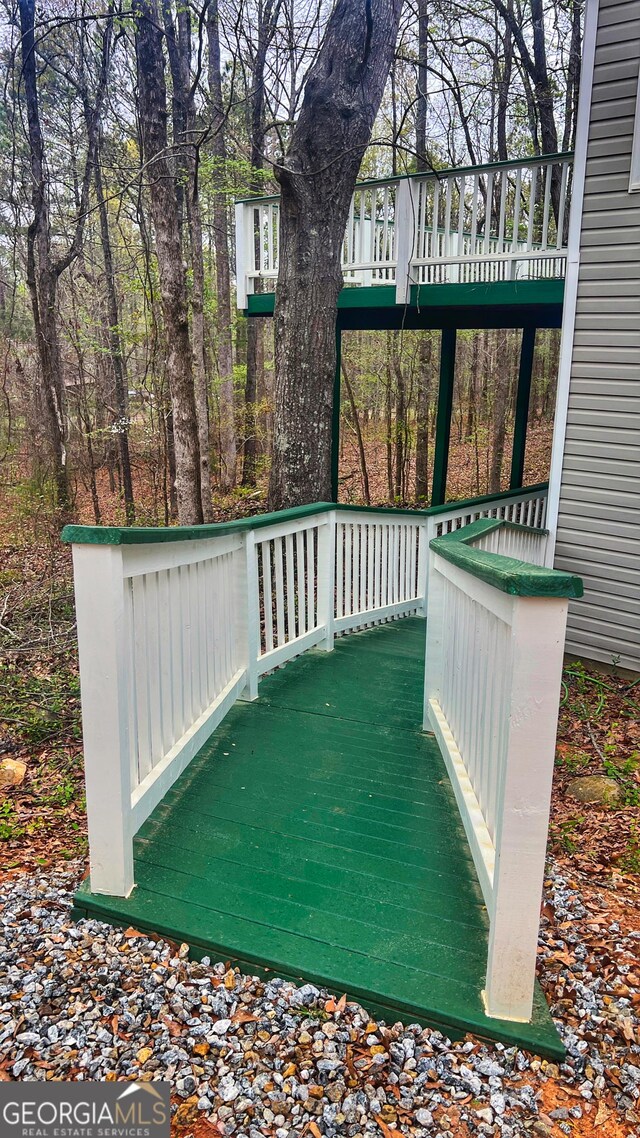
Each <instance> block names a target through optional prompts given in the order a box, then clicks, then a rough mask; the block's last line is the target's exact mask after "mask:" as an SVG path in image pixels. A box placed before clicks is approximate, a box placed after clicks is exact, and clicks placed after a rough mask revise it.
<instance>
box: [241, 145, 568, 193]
mask: <svg viewBox="0 0 640 1138" xmlns="http://www.w3.org/2000/svg"><path fill="white" fill-rule="evenodd" d="M572 158H573V150H560V151H558V152H557V154H532V155H531V156H530V157H526V158H509V159H508V160H507V161H506V162H483V163H481V164H480V165H479V166H446V167H444V169H442V170H414V171H413V172H411V173H408V174H390V175H389V177H388V178H367V179H366V180H365V181H363V182H356V185H355V189H356V190H361V189H367V188H368V187H370V186H390V185H395V184H396V183H398V182H404V181H406V180H407V179H409V178H417V179H423V178H447V177H449V176H450V175H451V174H478V173H480V174H482V173H485V172H487V173H488V172H489V171H491V170H515V169H517V168H518V166H547V165H549V163H550V162H567V161H570V160H571V159H572ZM279 199H280V194H266V195H264V196H262V197H247V198H236V199H235V201H236V205H251V204H253V205H259V204H260V203H261V202H277V201H279Z"/></svg>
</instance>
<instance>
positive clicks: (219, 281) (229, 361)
mask: <svg viewBox="0 0 640 1138" xmlns="http://www.w3.org/2000/svg"><path fill="white" fill-rule="evenodd" d="M207 39H208V44H209V102H210V106H211V127H212V136H211V153H212V154H213V156H214V158H215V160H216V171H215V181H216V182H217V183H218V184H219V185H221V186H222V185H223V184H224V176H225V173H224V172H225V159H226V145H225V134H224V107H223V102H222V77H221V72H220V35H219V27H218V0H211V4H210V5H209V8H208V11H207ZM228 230H229V226H228V216H227V204H226V199H225V195H224V192H220V193H216V194H215V195H214V199H213V242H214V246H215V253H216V305H217V308H216V315H217V319H216V333H217V335H216V344H217V351H216V359H217V364H218V380H219V398H220V485H221V487H222V489H223V490H231V489H232V488H233V487H234V486H235V484H236V463H237V442H236V411H235V400H234V393H233V324H232V320H231V274H230V271H229V232H228Z"/></svg>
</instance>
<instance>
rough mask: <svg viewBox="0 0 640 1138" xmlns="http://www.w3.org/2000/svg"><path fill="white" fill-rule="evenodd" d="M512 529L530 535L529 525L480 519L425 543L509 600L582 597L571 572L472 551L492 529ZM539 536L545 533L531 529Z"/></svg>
mask: <svg viewBox="0 0 640 1138" xmlns="http://www.w3.org/2000/svg"><path fill="white" fill-rule="evenodd" d="M503 528H509V529H515V530H525V531H528V532H531V527H530V526H519V525H517V524H516V523H515V522H504V521H502V520H498V519H493V518H481V519H480V520H479V521H477V522H472V523H471V524H470V525H468V526H464V527H463V528H462V529H459V530H453V531H452V532H451V533H448V534H445V535H443V536H442V537H434V538H433V539H432V541H431V542H430V543H429V544H430V548H431V549H432V550H433V552H434V553H437V554H438V555H439V556H440V557H442V558H444V560H445V561H449V562H450V563H451V564H452V565H456V566H457V567H458V568H459V569H464V570H465V572H467V573H470V574H471V575H472V576H473V577H477V578H478V579H479V580H480V581H485V582H486V584H487V585H492V586H493V588H494V589H499V590H500V592H502V593H508V594H509V595H510V596H512V597H571V598H574V599H578V598H579V597H581V596H582V595H583V592H584V589H583V584H582V579H581V578H580V577H575V576H574V575H573V574H572V573H562V572H560V571H559V570H557V569H547V568H546V567H545V566H543V565H531V564H529V562H528V561H518V560H517V559H516V558H515V557H505V556H504V555H503V554H501V553H488V552H487V551H486V550H484V549H474V548H473V542H474V541H475V540H476V539H477V538H479V537H481V536H482V535H483V534H485V533H491V532H492V531H493V530H496V529H503ZM533 532H536V533H540V532H545V531H540V530H534V531H533Z"/></svg>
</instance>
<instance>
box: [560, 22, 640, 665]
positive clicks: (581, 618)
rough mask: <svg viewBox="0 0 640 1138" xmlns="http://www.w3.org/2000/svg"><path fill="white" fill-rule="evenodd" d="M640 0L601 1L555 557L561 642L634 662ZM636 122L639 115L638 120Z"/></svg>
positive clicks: (639, 573) (637, 617) (638, 554)
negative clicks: (570, 584)
mask: <svg viewBox="0 0 640 1138" xmlns="http://www.w3.org/2000/svg"><path fill="white" fill-rule="evenodd" d="M639 69H640V0H616V2H613V0H600V15H599V19H598V35H597V41H596V55H595V67H594V76H593V92H592V99H591V116H590V126H589V141H588V148H587V166H586V175H585V193H584V203H583V210H582V229H581V238H580V272H579V278H578V301H577V308H576V321H575V332H574V342H573V361H572V368H571V383H570V390H569V410H568V419H567V433H566V442H565V453H564V460H563V469H562V484H561V491H560V510H559V516H558V533H557V546H556V561H555V564H556V567H557V568H558V569H568V570H571V571H572V572H574V573H579V574H580V575H581V576H582V578H583V580H584V585H585V596H584V598H583V599H582V600H581V601H575V602H572V604H571V605H570V609H569V623H568V631H567V650H568V651H569V652H574V653H577V654H579V655H581V656H586V657H587V658H590V659H594V660H599V661H602V662H603V663H606V664H611V663H612V662H615V661H617V662H618V663H619V664H620V666H621V667H625V668H632V669H634V670H635V671H640V568H639V567H640V193H634V194H630V193H629V192H628V185H629V170H630V164H631V146H632V139H633V131H634V119H635V103H636V91H637V86H638V71H639ZM639 126H640V124H639Z"/></svg>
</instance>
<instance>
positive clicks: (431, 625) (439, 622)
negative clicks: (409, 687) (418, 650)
mask: <svg viewBox="0 0 640 1138" xmlns="http://www.w3.org/2000/svg"><path fill="white" fill-rule="evenodd" d="M428 557H429V561H428V574H429V584H428V586H427V633H426V636H427V646H426V652H425V666H424V709H423V723H422V727H423V730H424V731H431V730H432V725H431V719H430V714H429V701H430V700H432V699H435V700H437V701H438V703H440V696H441V686H442V653H443V648H444V624H443V613H442V607H443V594H444V582H443V579H442V576H441V575H440V573H438V572H437V562H438V558H437V555H436V554H435V553H433V552H432V551H431V550H430V551H429V553H428Z"/></svg>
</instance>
